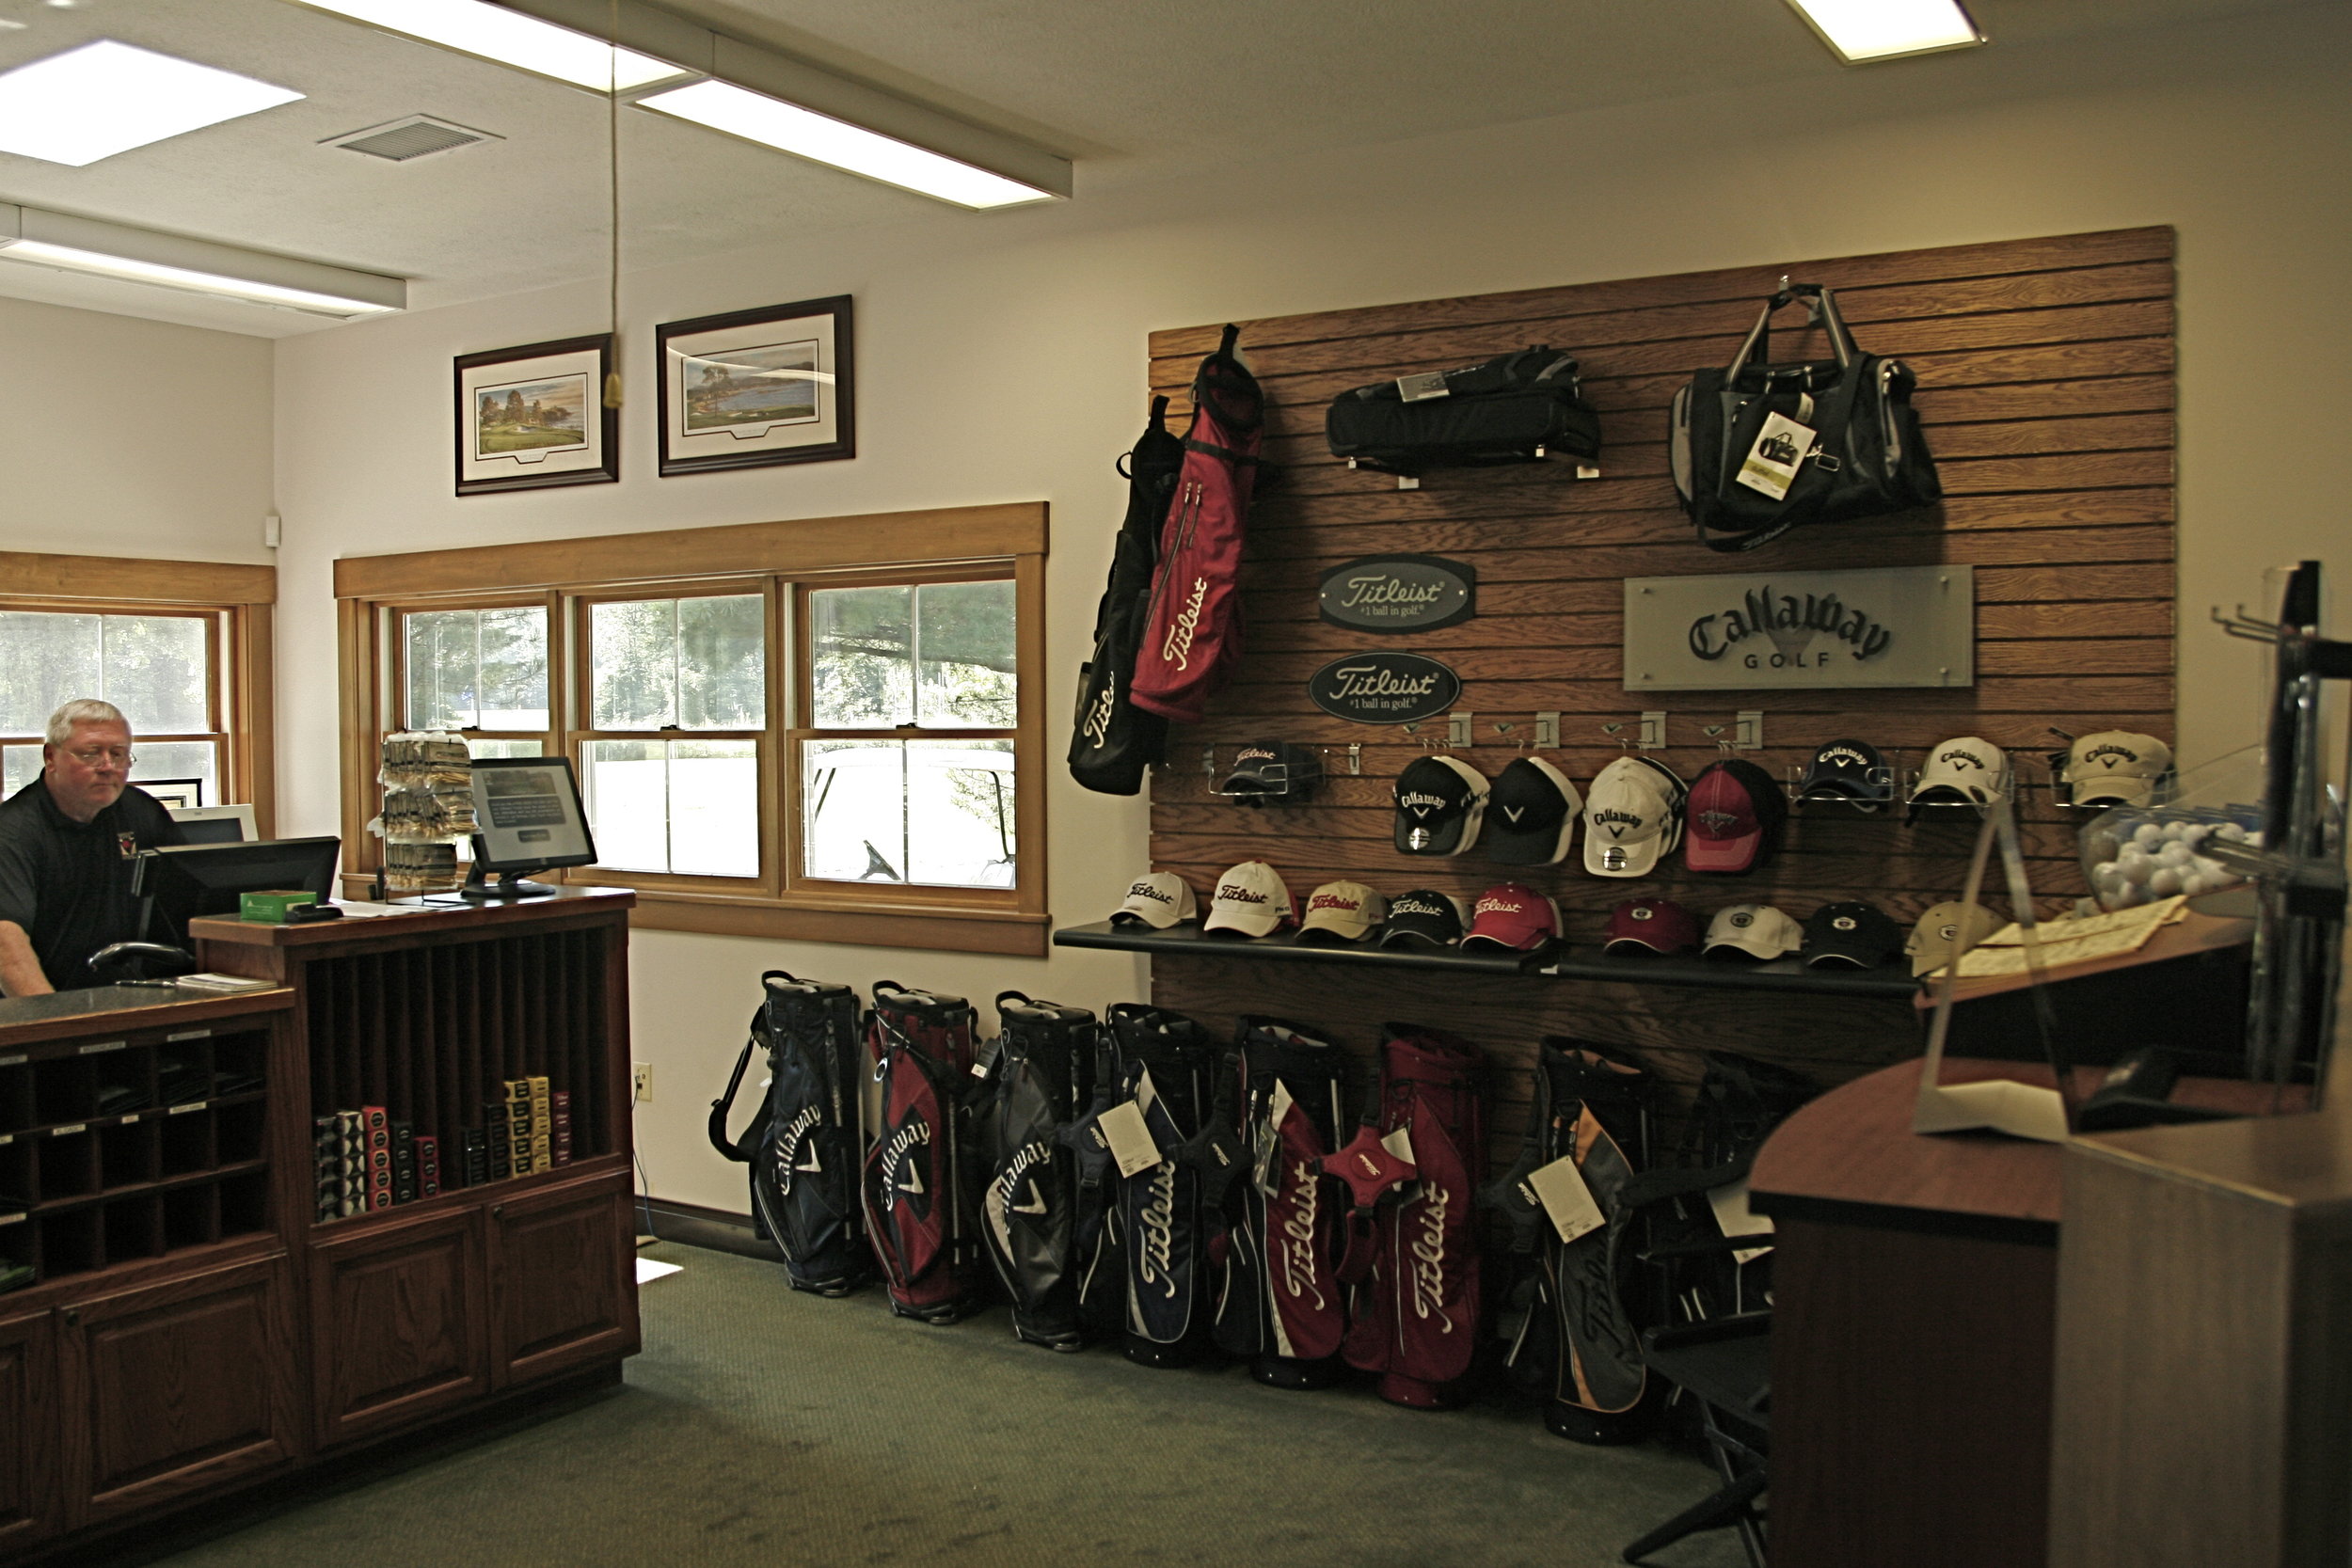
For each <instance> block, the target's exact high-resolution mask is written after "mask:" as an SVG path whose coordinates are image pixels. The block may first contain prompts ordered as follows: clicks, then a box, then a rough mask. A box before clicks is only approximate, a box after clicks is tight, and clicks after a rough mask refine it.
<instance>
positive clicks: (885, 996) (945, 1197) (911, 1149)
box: [864, 980, 988, 1323]
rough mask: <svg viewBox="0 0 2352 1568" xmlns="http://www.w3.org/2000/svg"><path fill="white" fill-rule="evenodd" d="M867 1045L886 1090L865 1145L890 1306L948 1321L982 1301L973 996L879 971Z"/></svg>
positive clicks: (870, 1210) (867, 1187) (872, 1230)
mask: <svg viewBox="0 0 2352 1568" xmlns="http://www.w3.org/2000/svg"><path fill="white" fill-rule="evenodd" d="M866 1044H867V1047H868V1049H869V1050H870V1052H871V1053H872V1056H873V1062H874V1068H873V1072H874V1082H875V1085H876V1086H877V1087H878V1088H879V1089H880V1091H881V1106H880V1110H879V1113H878V1115H877V1118H876V1122H875V1126H874V1141H873V1142H872V1144H870V1145H869V1146H868V1147H867V1148H866V1180H865V1182H864V1196H865V1207H866V1234H867V1235H868V1236H869V1237H870V1238H871V1239H872V1241H873V1243H874V1258H875V1260H876V1261H877V1262H879V1263H880V1264H881V1265H882V1279H883V1281H884V1283H886V1284H887V1285H888V1286H889V1289H890V1309H891V1311H893V1312H895V1313H897V1314H898V1315H899V1316H900V1317H904V1318H916V1319H920V1320H921V1321H922V1322H924V1323H954V1322H955V1321H956V1320H957V1319H958V1318H961V1317H963V1316H965V1315H966V1314H968V1313H970V1312H973V1311H976V1310H977V1309H978V1308H979V1307H982V1306H984V1305H986V1298H985V1296H984V1294H983V1291H984V1290H985V1287H986V1282H987V1273H988V1265H987V1264H985V1263H983V1262H982V1261H981V1260H980V1217H979V1216H980V1202H979V1197H980V1184H981V1182H982V1181H983V1180H985V1179H986V1177H985V1166H984V1165H983V1164H982V1163H981V1161H980V1159H979V1156H978V1150H977V1147H976V1142H975V1138H974V1133H975V1131H976V1129H975V1127H974V1123H975V1120H976V1119H977V1118H976V1115H975V1105H974V1101H975V1100H976V1098H977V1096H976V1094H975V1089H976V1087H977V1084H976V1081H975V1080H974V1078H973V1077H972V1059H973V1053H972V1006H971V1004H970V1003H968V1002H966V1001H964V999H963V998H962V997H961V996H934V995H932V994H931V993H930V992H929V991H921V990H908V989H907V988H906V987H904V986H901V985H898V983H897V982H895V981H889V980H882V981H877V982H875V985H874V1006H873V1010H872V1011H871V1012H869V1013H868V1014H867V1015H866Z"/></svg>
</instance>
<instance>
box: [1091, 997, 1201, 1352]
mask: <svg viewBox="0 0 2352 1568" xmlns="http://www.w3.org/2000/svg"><path fill="white" fill-rule="evenodd" d="M1109 1022H1110V1027H1111V1033H1112V1037H1113V1038H1114V1039H1115V1041H1116V1042H1117V1046H1118V1053H1119V1092H1118V1094H1117V1096H1116V1097H1115V1101H1129V1100H1135V1101H1145V1102H1146V1103H1145V1104H1144V1109H1143V1120H1144V1125H1145V1126H1146V1127H1148V1128H1149V1129H1150V1130H1151V1132H1152V1142H1153V1143H1154V1144H1155V1145H1156V1146H1157V1147H1158V1148H1159V1152H1160V1159H1159V1163H1158V1164H1154V1165H1152V1166H1150V1167H1148V1168H1146V1169H1144V1170H1140V1171H1137V1172H1136V1174H1135V1175H1133V1176H1130V1177H1127V1178H1124V1179H1123V1180H1119V1231H1120V1238H1121V1240H1122V1241H1123V1243H1124V1246H1123V1249H1122V1251H1123V1256H1124V1261H1125V1263H1126V1270H1125V1273H1126V1285H1127V1290H1126V1306H1127V1315H1126V1332H1125V1335H1124V1344H1123V1347H1122V1348H1123V1349H1124V1350H1125V1352H1126V1355H1127V1359H1128V1360H1130V1361H1133V1362H1135V1363H1136V1364H1137V1365H1138V1366H1144V1367H1184V1366H1189V1365H1191V1364H1192V1363H1193V1362H1194V1361H1196V1360H1198V1359H1199V1358H1200V1354H1201V1353H1202V1352H1203V1351H1204V1350H1206V1349H1207V1348H1208V1346H1209V1311H1210V1286H1211V1265H1210V1259H1209V1251H1210V1247H1209V1240H1210V1236H1209V1227H1208V1226H1207V1224H1206V1223H1205V1218H1206V1217H1205V1215H1204V1212H1203V1207H1202V1202H1201V1180H1200V1169H1199V1167H1198V1166H1197V1165H1196V1164H1194V1163H1193V1162H1192V1161H1190V1160H1188V1159H1186V1158H1184V1154H1183V1152H1182V1150H1183V1148H1184V1146H1185V1145H1186V1144H1188V1143H1190V1142H1191V1141H1192V1140H1193V1139H1194V1138H1195V1137H1197V1136H1198V1135H1199V1134H1200V1132H1201V1131H1202V1130H1203V1128H1204V1127H1205V1126H1206V1125H1207V1120H1206V1118H1208V1117H1210V1116H1212V1115H1213V1114H1214V1109H1215V1105H1216V1082H1215V1080H1216V1063H1217V1052H1216V1046H1215V1045H1214V1044H1213V1043H1212V1042H1211V1041H1210V1039H1209V1037H1208V1032H1207V1031H1206V1030H1204V1029H1202V1028H1201V1027H1200V1025H1199V1024H1198V1023H1195V1022H1193V1021H1192V1020H1191V1019H1188V1018H1186V1017H1184V1014H1182V1013H1173V1012H1166V1011H1163V1010H1161V1009H1160V1008H1157V1007H1144V1006H1135V1005H1134V1004H1131V1003H1120V1005H1119V1006H1114V1007H1112V1008H1111V1009H1110V1013H1109ZM1147 1089H1148V1091H1149V1092H1148V1093H1147V1092H1146V1091H1147ZM1112 1176H1113V1177H1114V1179H1117V1177H1118V1171H1117V1167H1116V1166H1114V1167H1112Z"/></svg>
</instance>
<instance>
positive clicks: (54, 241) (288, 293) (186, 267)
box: [0, 202, 408, 320]
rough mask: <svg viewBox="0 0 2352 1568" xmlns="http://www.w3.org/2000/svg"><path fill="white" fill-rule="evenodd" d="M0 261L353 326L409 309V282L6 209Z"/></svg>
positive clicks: (1, 217) (0, 219) (0, 225)
mask: <svg viewBox="0 0 2352 1568" xmlns="http://www.w3.org/2000/svg"><path fill="white" fill-rule="evenodd" d="M0 261H17V262H22V263H24V264H26V265H30V266H40V267H51V268H56V269H58V270H60V271H65V272H78V273H87V274H88V275H90V276H92V277H111V278H116V279H119V280H120V281H124V282H130V283H151V284H155V285H158V286H159V287H162V288H167V289H181V290H184V291H186V292H188V293H199V294H211V295H214V296H215V297H216V298H221V299H233V300H238V301H242V302H243V303H245V304H247V305H267V306H274V307H276V308H278V309H285V310H300V311H303V312H305V313H307V314H310V315H314V316H335V317H339V318H341V319H343V320H350V319H352V318H354V317H358V316H380V315H386V314H389V313H390V312H392V311H395V310H405V309H407V307H408V285H407V282H406V281H405V279H402V278H398V277H384V276H383V275H382V274H380V273H372V272H357V271H354V270H352V269H351V268H349V267H336V266H328V265H327V264H326V263H325V262H323V261H301V260H298V259H297V258H294V257H292V256H276V255H272V254H270V253H269V252H267V251H262V250H246V249H245V248H244V247H242V246H239V245H215V243H213V242H212V241H210V240H192V239H187V238H184V237H183V236H181V235H177V234H158V233H155V232H154V231H152V230H145V229H133V228H130V227H128V226H126V225H123V224H119V223H106V222H103V221H102V220H100V219H97V218H84V217H75V216H72V214H66V213H48V212H43V211H41V210H40V209H39V208H37V207H17V206H11V205H9V204H8V203H5V202H0Z"/></svg>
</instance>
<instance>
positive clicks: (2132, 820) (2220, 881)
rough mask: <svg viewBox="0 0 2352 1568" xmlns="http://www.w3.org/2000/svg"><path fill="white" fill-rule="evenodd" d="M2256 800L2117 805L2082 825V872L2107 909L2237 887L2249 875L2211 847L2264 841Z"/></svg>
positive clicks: (2255, 845)
mask: <svg viewBox="0 0 2352 1568" xmlns="http://www.w3.org/2000/svg"><path fill="white" fill-rule="evenodd" d="M2259 820H2260V816H2259V814H2258V812H2257V810H2256V808H2255V807H2253V806H2250V805H2249V806H2234V805H2233V806H2117V807H2115V808H2114V809H2112V810H2110V811H2105V812H2101V813H2100V814H2099V815H2098V816H2095V817H2093V818H2092V819H2091V820H2090V822H2089V823H2087V824H2085V825H2084V827H2083V830H2082V839H2081V843H2082V863H2083V875H2084V876H2085V877H2087V878H2088V879H2090V891H2091V892H2092V893H2093V894H2095V895H2098V899H2099V906H2100V908H2102V909H2106V910H2128V909H2131V908H2133V907H2134V906H2135V905H2139V904H2147V903H2153V901H2154V900H2156V899H2159V898H2169V897H2171V896H2173V895H2175V894H2183V893H2185V894H2187V895H2189V896H2191V897H2197V896H2199V895H2203V894H2208V893H2220V892H2222V891H2224V890H2225V889H2228V888H2233V887H2235V886H2237V885H2238V884H2239V883H2240V882H2242V881H2244V880H2245V878H2244V877H2243V876H2241V875H2239V874H2238V873H2237V872H2235V871H2233V870H2231V869H2230V868H2229V867H2228V866H2226V865H2224V864H2222V863H2220V862H2219V861H2218V860H2216V859H2214V858H2213V856H2212V855H2211V854H2210V853H2208V852H2207V851H2208V849H2209V847H2210V846H2211V845H2212V844H2213V843H2214V842H2216V841H2219V842H2223V843H2229V844H2242V845H2244V846H2246V847H2248V848H2252V849H2259V848H2261V847H2262V842H2263V835H2262V830H2261V829H2260V828H2258V827H2256V826H2255V823H2256V822H2257V821H2259Z"/></svg>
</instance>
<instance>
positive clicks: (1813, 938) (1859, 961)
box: [1804, 900, 1903, 969]
mask: <svg viewBox="0 0 2352 1568" xmlns="http://www.w3.org/2000/svg"><path fill="white" fill-rule="evenodd" d="M1902 945H1903V932H1902V927H1899V926H1898V925H1896V924H1895V923H1894V922H1893V921H1892V920H1889V919H1888V918H1887V917H1886V916H1885V915H1883V914H1882V913H1880V912H1879V911H1878V910H1877V909H1876V908H1875V907H1873V906H1872V905H1869V904H1865V903H1862V902H1861V901H1860V900H1855V901H1853V902H1851V903H1844V904H1823V905H1822V906H1821V907H1820V909H1818V910H1815V911H1813V913H1812V916H1811V917H1810V918H1809V919H1807V920H1806V921H1805V923H1804V961H1805V962H1806V963H1808V964H1822V965H1830V966H1838V965H1847V966H1851V967H1852V968H1855V969H1876V968H1877V967H1878V966H1879V965H1881V964H1883V963H1884V962H1885V961H1886V960H1887V959H1889V958H1893V957H1894V956H1895V955H1896V954H1897V953H1899V952H1901V951H1902Z"/></svg>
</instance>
